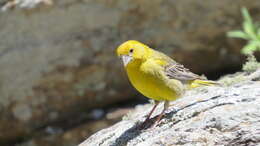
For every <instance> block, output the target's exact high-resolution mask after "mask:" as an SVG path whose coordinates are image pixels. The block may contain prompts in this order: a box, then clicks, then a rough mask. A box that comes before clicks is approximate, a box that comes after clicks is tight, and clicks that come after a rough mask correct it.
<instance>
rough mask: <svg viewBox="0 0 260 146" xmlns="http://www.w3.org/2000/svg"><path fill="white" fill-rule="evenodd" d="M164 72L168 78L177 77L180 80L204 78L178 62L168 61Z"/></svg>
mask: <svg viewBox="0 0 260 146" xmlns="http://www.w3.org/2000/svg"><path fill="white" fill-rule="evenodd" d="M165 74H166V75H167V76H168V77H169V78H170V79H178V80H182V81H190V80H195V79H205V78H203V77H201V76H199V75H196V74H194V73H192V72H191V71H189V69H187V68H185V67H184V66H183V65H181V64H179V63H170V64H168V65H166V66H165Z"/></svg>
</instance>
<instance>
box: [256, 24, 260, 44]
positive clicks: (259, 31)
mask: <svg viewBox="0 0 260 146" xmlns="http://www.w3.org/2000/svg"><path fill="white" fill-rule="evenodd" d="M257 38H258V40H259V41H260V27H259V28H258V29H257Z"/></svg>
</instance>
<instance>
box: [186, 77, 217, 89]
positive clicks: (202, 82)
mask: <svg viewBox="0 0 260 146" xmlns="http://www.w3.org/2000/svg"><path fill="white" fill-rule="evenodd" d="M213 85H218V86H220V85H221V84H220V83H218V82H215V81H210V80H199V79H196V80H193V81H190V83H189V88H190V89H192V88H197V87H201V86H213Z"/></svg>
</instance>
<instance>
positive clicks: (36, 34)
mask: <svg viewBox="0 0 260 146" xmlns="http://www.w3.org/2000/svg"><path fill="white" fill-rule="evenodd" d="M0 7H1V12H0V36H1V39H0V68H1V71H0V145H1V146H2V145H3V146H5V145H6V146H9V145H10V146H13V145H15V146H50V145H52V146H74V145H77V144H79V143H80V142H82V141H83V140H84V139H86V138H87V137H89V136H90V135H91V134H93V133H94V132H96V131H98V130H100V129H102V128H105V127H108V126H109V125H111V124H113V123H115V122H117V121H119V120H121V119H122V116H123V115H125V114H126V113H127V112H129V111H131V110H132V109H133V108H134V107H135V106H136V105H138V104H144V103H148V100H147V99H145V98H144V97H143V96H142V95H140V94H139V93H137V92H136V91H135V90H134V89H133V88H132V86H131V85H130V84H129V82H128V80H127V77H126V74H125V72H124V70H123V66H122V64H121V60H119V59H118V58H117V56H116V54H115V49H116V48H117V46H118V45H120V44H121V43H122V42H124V41H126V40H130V39H135V40H139V41H141V42H143V43H145V44H148V45H149V46H150V47H152V48H155V49H158V50H160V51H162V52H164V53H166V54H168V55H170V56H171V57H173V58H174V59H175V60H176V61H178V62H180V63H182V64H184V65H185V66H186V67H187V68H189V69H190V70H191V71H193V72H195V73H198V74H205V75H206V76H207V77H208V78H209V79H212V80H214V79H218V78H219V77H220V76H222V75H225V74H228V73H235V72H237V71H240V70H241V65H242V64H243V63H244V62H245V57H244V56H243V55H241V53H240V50H241V48H242V47H243V45H244V44H245V43H246V41H244V40H242V39H234V38H229V37H227V35H226V33H227V32H228V31H231V30H236V29H241V24H242V22H243V17H242V16H241V12H240V10H241V8H242V7H246V8H247V9H248V11H249V12H250V14H251V16H252V19H253V20H254V21H259V20H260V1H259V0H236V1H234V0H207V1H206V0H196V1H194V0H0Z"/></svg>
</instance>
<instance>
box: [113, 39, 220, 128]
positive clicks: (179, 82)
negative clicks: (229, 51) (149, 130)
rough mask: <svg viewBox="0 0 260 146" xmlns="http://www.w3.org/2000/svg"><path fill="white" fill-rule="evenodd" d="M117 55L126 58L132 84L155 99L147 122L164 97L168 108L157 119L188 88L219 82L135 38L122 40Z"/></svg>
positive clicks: (125, 63)
mask: <svg viewBox="0 0 260 146" xmlns="http://www.w3.org/2000/svg"><path fill="white" fill-rule="evenodd" d="M117 55H118V56H119V57H120V58H122V60H123V64H124V67H125V69H126V72H127V75H128V77H129V80H130V82H131V83H132V85H133V86H134V87H135V88H136V89H137V90H138V91H139V92H140V93H142V94H143V95H144V96H146V97H148V98H151V99H153V100H155V105H154V107H153V108H152V110H151V112H150V113H149V114H148V116H147V118H146V120H145V122H146V121H147V120H148V119H149V118H150V116H151V114H152V113H153V111H154V110H155V108H156V107H157V105H158V104H159V102H160V101H164V109H163V111H162V112H161V114H160V115H159V116H158V118H157V120H156V121H155V123H156V122H159V121H160V120H161V118H162V116H163V114H164V112H165V111H166V110H167V108H168V107H169V101H172V100H176V99H177V98H180V97H181V96H182V95H183V94H184V92H185V90H186V89H190V88H194V87H198V86H201V85H212V84H216V82H214V81H209V80H206V79H205V78H204V77H201V76H198V75H196V74H194V73H192V72H190V71H189V70H188V69H186V68H184V66H183V65H181V64H179V63H177V62H176V61H174V60H172V59H171V58H170V57H168V56H166V55H165V54H163V53H161V52H158V51H156V50H154V49H152V48H149V47H148V46H146V45H144V44H142V43H140V42H138V41H135V40H129V41H126V42H124V43H123V44H121V45H120V46H119V47H118V48H117ZM145 122H144V123H145Z"/></svg>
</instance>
